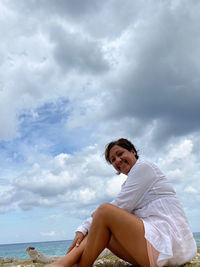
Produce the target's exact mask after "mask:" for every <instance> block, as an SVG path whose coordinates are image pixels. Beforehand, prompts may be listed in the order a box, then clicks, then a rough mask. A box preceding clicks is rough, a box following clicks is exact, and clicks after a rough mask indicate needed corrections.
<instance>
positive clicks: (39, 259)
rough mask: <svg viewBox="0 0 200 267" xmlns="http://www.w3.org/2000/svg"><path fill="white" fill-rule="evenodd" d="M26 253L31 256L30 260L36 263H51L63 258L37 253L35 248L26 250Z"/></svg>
mask: <svg viewBox="0 0 200 267" xmlns="http://www.w3.org/2000/svg"><path fill="white" fill-rule="evenodd" d="M26 252H27V253H28V255H29V256H30V259H31V260H32V261H33V262H34V263H51V262H53V261H57V260H59V259H60V258H61V256H49V255H46V254H43V253H40V252H37V250H36V249H35V248H33V247H28V248H27V249H26Z"/></svg>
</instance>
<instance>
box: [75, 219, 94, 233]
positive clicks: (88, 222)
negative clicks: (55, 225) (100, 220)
mask: <svg viewBox="0 0 200 267" xmlns="http://www.w3.org/2000/svg"><path fill="white" fill-rule="evenodd" d="M91 223H92V217H89V218H87V219H86V220H85V221H83V222H82V224H81V225H80V226H79V227H78V228H77V229H76V232H81V233H83V234H84V235H86V234H87V233H88V231H89V229H90V225H91Z"/></svg>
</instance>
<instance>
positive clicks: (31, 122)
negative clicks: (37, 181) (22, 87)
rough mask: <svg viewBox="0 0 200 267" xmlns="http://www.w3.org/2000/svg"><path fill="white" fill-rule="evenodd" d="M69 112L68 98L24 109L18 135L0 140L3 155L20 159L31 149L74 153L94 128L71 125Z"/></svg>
mask: <svg viewBox="0 0 200 267" xmlns="http://www.w3.org/2000/svg"><path fill="white" fill-rule="evenodd" d="M70 113H71V110H70V103H69V102H68V101H67V100H62V101H61V100H59V101H57V102H52V103H47V104H45V105H43V106H41V107H39V108H38V109H36V110H34V111H31V112H24V113H23V114H21V115H20V116H19V121H20V124H19V129H18V132H19V137H17V138H15V139H13V140H12V141H9V142H0V151H1V155H3V157H4V158H7V159H10V160H13V161H15V162H16V163H20V162H23V161H24V159H25V157H26V156H27V154H28V151H29V150H30V151H31V149H37V151H38V152H39V153H44V154H50V155H53V156H55V155H58V154H60V153H69V154H72V153H73V152H74V151H77V150H80V149H82V148H83V147H84V146H86V145H87V144H88V142H89V141H88V140H89V138H90V136H92V132H93V131H92V128H91V127H89V126H84V127H83V126H80V127H78V126H77V127H75V128H73V129H68V128H67V120H68V118H69V116H70Z"/></svg>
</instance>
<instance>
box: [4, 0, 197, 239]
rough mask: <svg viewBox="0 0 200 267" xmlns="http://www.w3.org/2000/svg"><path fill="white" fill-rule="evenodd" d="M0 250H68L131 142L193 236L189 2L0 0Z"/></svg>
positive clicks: (108, 196)
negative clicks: (65, 245)
mask: <svg viewBox="0 0 200 267" xmlns="http://www.w3.org/2000/svg"><path fill="white" fill-rule="evenodd" d="M0 30H1V42H0V59H1V61H0V63H1V65H0V162H1V164H0V243H1V244H3V243H15V242H29V241H45V240H62V239H72V238H73V236H74V230H75V229H76V227H77V226H78V225H79V224H80V223H81V221H82V220H83V219H84V218H86V217H87V216H89V215H90V214H91V213H92V211H93V210H94V209H95V208H96V207H97V206H98V205H99V204H100V203H102V202H108V201H111V200H112V199H113V198H114V197H115V196H116V194H117V192H118V190H119V188H120V185H121V183H122V182H123V181H124V179H125V177H124V176H117V175H116V172H115V171H114V170H113V169H112V167H111V166H109V165H108V164H107V163H106V162H105V160H104V156H103V153H104V148H105V145H106V144H107V143H108V142H109V141H112V140H113V139H117V138H120V137H125V138H128V139H130V140H131V141H132V142H133V143H134V144H135V146H136V148H137V149H138V150H139V155H140V156H142V157H145V158H147V159H149V160H152V161H154V162H155V163H157V164H158V165H159V167H160V168H161V169H162V170H163V171H164V172H165V173H166V175H167V176H168V178H169V180H170V181H171V183H172V184H173V186H174V188H175V190H176V192H177V195H178V198H179V199H180V201H181V203H182V205H183V206H184V210H185V212H186V214H187V217H188V220H189V222H190V225H191V228H192V231H193V232H195V231H200V224H199V221H200V209H199V206H200V140H199V134H200V118H199V114H200V75H199V72H200V60H199V58H200V2H199V1H197V0H191V1H186V0H171V1H170V0H163V1H159V0H134V1H132V0H126V1H123V0H101V1H99V0H93V1H88V0H84V1H82V0H73V1H72V0H66V1H62V0H57V1H54V0H41V1H34V0H28V1H27V0H20V1H15V0H0Z"/></svg>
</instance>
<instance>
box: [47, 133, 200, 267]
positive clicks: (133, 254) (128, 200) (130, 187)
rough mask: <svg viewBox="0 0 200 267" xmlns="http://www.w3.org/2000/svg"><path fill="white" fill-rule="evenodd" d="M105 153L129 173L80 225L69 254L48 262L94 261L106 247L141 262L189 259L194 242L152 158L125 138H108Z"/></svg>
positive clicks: (87, 263) (156, 263) (157, 263)
mask: <svg viewBox="0 0 200 267" xmlns="http://www.w3.org/2000/svg"><path fill="white" fill-rule="evenodd" d="M105 158H106V160H107V161H108V162H109V163H111V164H112V165H113V167H114V168H115V169H116V170H117V172H118V173H123V174H126V175H127V179H126V181H125V182H124V184H123V185H122V188H121V191H120V193H119V194H118V195H117V197H116V199H115V200H113V201H112V202H111V203H110V204H109V203H104V204H102V205H100V206H99V208H98V209H97V210H96V211H95V212H94V213H93V214H92V217H91V218H89V219H87V220H86V221H84V222H83V223H82V225H81V226H79V227H78V229H77V232H76V236H75V238H74V241H73V243H72V245H71V247H70V248H69V250H68V252H67V255H66V256H65V257H63V258H62V259H61V260H60V261H58V262H57V263H54V264H51V265H50V266H63V267H64V266H65V267H68V266H73V264H75V263H77V266H80V267H86V266H87V267H88V266H92V264H93V262H94V261H95V260H96V258H97V257H98V255H99V254H100V253H101V251H102V250H103V249H104V248H105V247H107V248H109V249H110V250H111V251H112V252H113V253H114V254H116V255H117V256H119V257H120V258H122V259H124V260H126V261H128V262H130V263H132V264H133V265H139V266H151V267H156V266H164V265H167V264H172V265H173V264H184V263H186V262H189V261H191V260H192V258H193V257H195V255H196V252H197V247H196V243H195V241H194V238H193V235H192V232H191V230H190V227H189V224H188V222H187V219H186V217H185V215H184V211H183V209H182V207H181V205H180V204H179V201H178V200H177V198H176V194H175V191H174V190H173V188H172V186H171V185H170V184H169V182H168V181H167V179H166V177H165V175H164V174H163V173H162V172H161V171H160V170H159V168H158V167H157V166H156V165H155V164H153V163H151V162H148V161H146V160H143V159H139V157H138V155H137V151H136V149H135V147H134V145H133V144H132V143H131V142H130V141H128V140H127V139H123V138H121V139H119V140H117V141H114V142H111V143H109V144H108V145H107V147H106V150H105Z"/></svg>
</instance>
